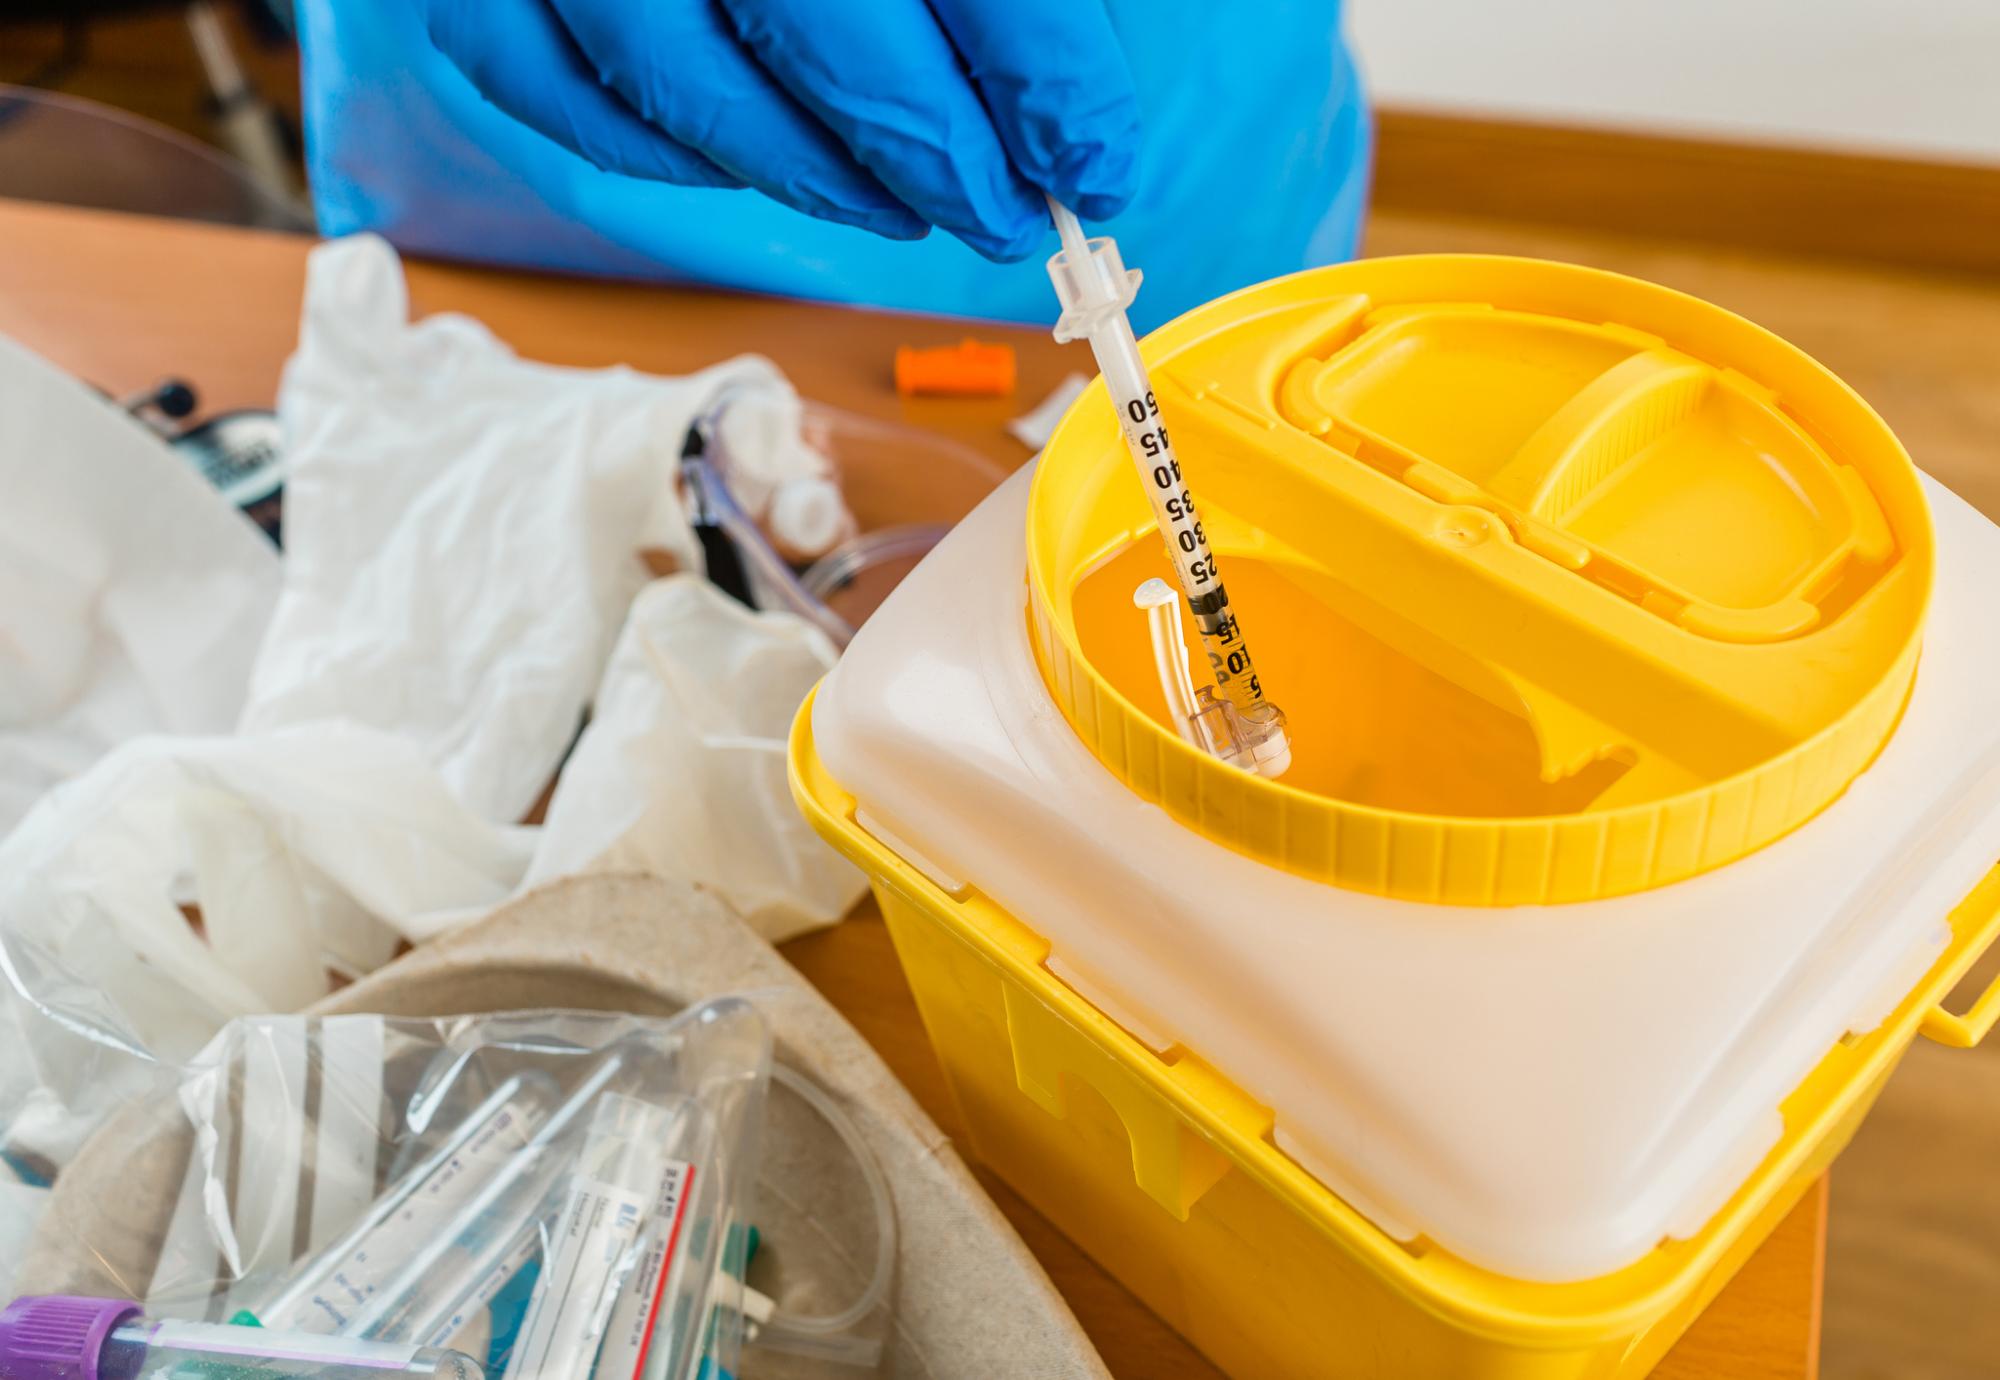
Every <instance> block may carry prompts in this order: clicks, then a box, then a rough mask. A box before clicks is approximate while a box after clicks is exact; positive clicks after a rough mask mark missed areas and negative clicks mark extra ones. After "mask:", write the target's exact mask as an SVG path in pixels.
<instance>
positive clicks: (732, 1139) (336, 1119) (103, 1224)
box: [17, 997, 770, 1380]
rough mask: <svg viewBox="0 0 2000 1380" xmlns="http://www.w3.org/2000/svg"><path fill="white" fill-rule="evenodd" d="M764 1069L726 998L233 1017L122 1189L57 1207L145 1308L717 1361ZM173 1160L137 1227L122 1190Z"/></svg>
mask: <svg viewBox="0 0 2000 1380" xmlns="http://www.w3.org/2000/svg"><path fill="white" fill-rule="evenodd" d="M769 1076H770V1036H769V1032H768V1027H767V1024H766V1022H765V1019H764V1017H763V1016H762V1015H761V1013H759V1012H758V1011H757V1009H756V1008H755V1006H754V1005H752V1004H751V1003H750V1002H749V1001H747V1000H745V999H742V998H734V997H731V998H722V999H718V1000H714V1001H710V1002H707V1003H705V1004H703V1005H701V1006H697V1007H694V1008H692V1009H690V1010H689V1011H687V1012H686V1013H684V1014H683V1015H681V1016H679V1017H677V1018H675V1019H673V1020H671V1021H662V1020H652V1019H644V1018H641V1017H636V1016H626V1015H610V1014H595V1013H583V1012H518V1013H505V1014H495V1015H487V1016H468V1017H459V1018H452V1019H443V1020H435V1021H431V1020H403V1019H393V1018H387V1017H381V1016H332V1017H323V1018H309V1017H295V1016H271V1017H254V1018H247V1019H243V1020H238V1021H235V1022H232V1023H231V1024H230V1025H229V1026H228V1027H226V1028H225V1029H224V1030H223V1032H222V1033H221V1034H220V1035H218V1036H217V1038H216V1039H215V1041H214V1042H213V1043H212V1044H211V1045H210V1046H209V1047H208V1048H207V1049H206V1050H205V1051H203V1053H202V1054H201V1055H200V1056H198V1057H197V1058H195V1059H194V1060H192V1061H191V1062H190V1064H189V1065H188V1066H187V1067H186V1069H185V1071H184V1073H183V1074H182V1077H181V1079H180V1084H179V1088H178V1092H177V1099H176V1100H177V1102H178V1107H177V1110H178V1111H179V1112H180V1113H181V1117H182V1120H183V1124H182V1126H181V1127H178V1128H173V1127H171V1126H170V1127H169V1131H168V1132H166V1133H161V1134H157V1135H155V1136H153V1137H152V1138H151V1139H150V1140H149V1141H148V1142H147V1144H146V1147H145V1150H144V1151H143V1153H141V1154H138V1155H135V1156H134V1159H133V1162H132V1169H131V1173H130V1175H129V1178H130V1180H131V1182H132V1184H133V1190H134V1199H135V1201H133V1202H129V1203H123V1204H120V1203H105V1204H104V1205H103V1210H102V1213H101V1215H98V1214H95V1213H93V1214H87V1215H86V1216H85V1217H84V1219H83V1220H80V1221H78V1222H76V1223H75V1227H76V1229H77V1230H78V1231H79V1232H80V1233H81V1234H83V1237H84V1239H85V1240H92V1241H102V1242H103V1243H104V1249H103V1250H102V1251H96V1250H93V1254H96V1255H98V1256H99V1258H101V1259H106V1260H118V1261H120V1262H122V1266H121V1269H120V1270H118V1271H117V1272H116V1277H115V1278H113V1279H110V1280H107V1281H103V1283H104V1284H105V1285H107V1286H109V1287H110V1289H111V1290H114V1291H115V1292H118V1293H121V1294H123V1295H124V1296H125V1297H128V1298H133V1299H143V1300H145V1307H146V1312H147V1313H148V1314H149V1315H150V1316H153V1317H156V1318H162V1319H173V1320H186V1321H201V1322H215V1323H227V1322H238V1323H247V1322H255V1323H257V1324H259V1325H261V1326H264V1327H266V1328H269V1329H272V1330H276V1331H283V1332H289V1333H310V1334H316V1335H323V1336H327V1337H338V1338H344V1339H349V1340H354V1341H367V1342H375V1343H394V1344H397V1345H402V1346H408V1347H418V1348H444V1347H449V1348H451V1349H453V1350H455V1351H459V1352H463V1353H465V1354H467V1355H469V1356H470V1357H471V1358H472V1359H473V1361H474V1362H476V1363H477V1364H479V1365H480V1366H482V1367H484V1369H485V1372H486V1374H487V1375H489V1376H493V1377H502V1376H507V1377H514V1378H515V1380H572V1378H573V1380H641V1377H643V1378H644V1380H691V1378H692V1377H694V1376H696V1375H698V1374H700V1373H702V1371H703V1367H704V1363H707V1364H709V1365H712V1366H715V1367H718V1368H720V1369H721V1370H723V1371H730V1372H733V1371H734V1369H735V1358H736V1355H737V1353H738V1351H739V1350H740V1347H741V1344H742V1339H743V1333H744V1327H745V1324H744V1314H745V1309H746V1307H747V1306H749V1305H748V1304H747V1303H746V1294H745V1289H744V1286H743V1283H742V1281H743V1278H744V1273H745V1269H746V1266H747V1257H748V1239H749V1237H748V1232H747V1230H746V1225H747V1223H748V1216H747V1208H748V1206H749V1204H750V1203H751V1202H752V1201H753V1198H752V1195H753V1193H754V1189H755V1186H756V1182H757V1177H758V1176H757V1168H758V1148H759V1139H760V1131H761V1126H762V1121H763V1112H764V1100H765V1094H766V1088H767V1085H768V1080H769ZM165 1120H166V1121H168V1122H169V1123H171V1122H172V1121H173V1120H175V1118H171V1117H168V1118H165ZM176 1132H177V1133H176ZM176 1185H177V1190H178V1200H177V1202H176V1203H175V1207H174V1210H173V1212H172V1214H171V1216H170V1217H169V1218H167V1219H166V1226H165V1229H164V1232H161V1231H159V1229H158V1228H153V1229H152V1230H151V1231H150V1232H149V1230H148V1228H147V1227H146V1225H144V1223H145V1220H146V1219H145V1217H144V1216H143V1215H142V1214H141V1213H140V1212H139V1211H138V1210H137V1209H138V1208H139V1207H140V1200H143V1199H145V1198H150V1199H151V1201H152V1204H153V1206H152V1207H151V1209H150V1210H151V1211H153V1212H155V1213H157V1211H158V1208H157V1203H158V1201H159V1194H158V1191H157V1190H158V1189H159V1188H166V1189H167V1190H168V1193H167V1196H168V1197H170V1198H171V1197H172V1194H173V1188H174V1186H176ZM149 1189H151V1190H152V1191H151V1192H149V1191H148V1190H149ZM148 1236H150V1237H151V1240H150V1241H147V1240H146V1238H147V1237H148ZM143 1245H151V1246H153V1247H155V1248H156V1249H155V1250H153V1251H151V1252H148V1251H146V1250H144V1249H141V1248H140V1247H141V1246H143ZM148 1255H150V1259H148V1258H146V1257H147V1256H148ZM17 1283H18V1285H19V1286H20V1287H21V1288H23V1289H26V1290H37V1289H38V1288H39V1287H40V1286H39V1284H38V1282H37V1281H33V1280H27V1279H23V1280H20V1281H18V1282H17Z"/></svg>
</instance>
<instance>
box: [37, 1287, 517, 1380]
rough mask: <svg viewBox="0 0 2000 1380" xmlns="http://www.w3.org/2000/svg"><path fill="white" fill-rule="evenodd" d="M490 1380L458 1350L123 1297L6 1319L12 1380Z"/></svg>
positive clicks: (71, 1302) (55, 1302)
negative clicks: (165, 1379)
mask: <svg viewBox="0 0 2000 1380" xmlns="http://www.w3.org/2000/svg"><path fill="white" fill-rule="evenodd" d="M272 1375H285V1376H290V1377H293V1380H391V1377H395V1376H406V1377H411V1380H484V1377H483V1374H482V1372H481V1371H480V1368H479V1366H478V1364H477V1363H476V1362H474V1361H473V1360H472V1358H471V1357H469V1356H464V1355H461V1354H459V1353H458V1352H456V1351H441V1350H438V1349H437V1348H434V1347H416V1346H402V1345H395V1344H388V1343H382V1342H362V1341H355V1340H352V1339H349V1338H346V1337H328V1336H324V1335H321V1334H319V1333H314V1332H275V1331H267V1330H265V1329H263V1328H260V1327H247V1326H246V1327H238V1326H230V1325H226V1324H222V1323H201V1322H179V1321H174V1320H170V1319H153V1318H147V1317H143V1316H141V1315H140V1309H139V1305H138V1304H136V1303H128V1302H125V1301H123V1300H119V1299H89V1298H71V1297H67V1296H61V1295H54V1296H46V1297H37V1298H23V1299H16V1300H15V1301H14V1302H13V1303H12V1304H10V1305H8V1307H7V1309H6V1311H5V1312H4V1313H0V1376H5V1377H6V1380H142V1378H143V1377H152V1376H172V1377H174V1380H257V1378H260V1377H267V1376H272Z"/></svg>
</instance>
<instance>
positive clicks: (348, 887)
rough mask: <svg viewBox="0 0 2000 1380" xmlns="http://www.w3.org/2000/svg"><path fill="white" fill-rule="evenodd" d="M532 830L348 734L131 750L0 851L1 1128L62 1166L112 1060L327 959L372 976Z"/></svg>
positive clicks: (318, 975) (383, 738)
mask: <svg viewBox="0 0 2000 1380" xmlns="http://www.w3.org/2000/svg"><path fill="white" fill-rule="evenodd" d="M533 835H534V831H533V830H530V829H524V828H503V827H499V826H496V825H493V824H490V823H488V822H487V821H485V820H482V819H480V818H478V817H477V816H476V815H474V814H472V813H471V812H470V811H468V810H467V809H466V808H465V807H464V806H463V805H462V804H460V803H459V802H458V801H457V800H455V799H454V798H453V797H452V796H451V795H450V793H449V792H448V791H447V790H446V789H445V787H444V784H443V782H442V781H441V780H440V779H439V777H438V774H437V772H436V771H435V770H433V769H432V768H431V767H430V765H429V764H428V763H426V762H425V761H424V760H423V758H422V756H421V755H420V754H419V752H418V751H417V749H416V747H415V746H414V745H412V744H410V743H406V742H403V741H401V740H399V739H397V738H395V737H393V736H391V735H389V734H384V733H381V732H377V731H373V730H369V729H365V728H359V727H355V726H352V725H345V724H338V723H333V724H316V725H308V726H303V727H300V728H295V729H287V730H283V731H280V732H275V733H272V734H268V735H265V736H262V737H256V738H245V737H233V738H163V737H155V738H142V739H139V740H136V741H134V742H131V743H128V744H126V745H125V746H124V747H121V748H119V749H118V750H117V751H115V752H113V753H112V754H111V755H110V756H108V757H106V758H105V759H103V760H102V761H101V762H99V763H98V764H97V766H96V767H94V768H93V769H92V770H90V771H89V772H87V773H85V774H84V775H83V776H82V777H80V778H78V779H77V780H75V781H73V782H71V783H69V784H68V785H66V786H64V787H62V788H60V789H59V790H57V791H56V792H54V793H53V794H52V795H50V796H49V797H48V798H47V799H46V800H44V801H43V802H42V804H41V805H40V806H38V807H37V808H36V810H35V811H34V812H33V813H31V814H30V816H29V817H28V819H27V820H26V821H24V822H23V823H22V825H21V827H20V828H18V829H16V830H15V831H14V833H13V834H12V835H11V836H9V837H8V838H7V839H6V841H5V842H4V843H0V966H4V969H5V976H6V978H7V979H8V982H7V984H6V985H5V986H4V987H0V1015H4V1016H7V1017H11V1018H12V1023H13V1025H14V1028H13V1029H6V1026H7V1025H8V1024H9V1022H8V1021H5V1020H0V1046H5V1047H10V1048H11V1050H12V1054H11V1055H10V1057H9V1058H8V1059H5V1060H0V1131H5V1132H6V1133H7V1141H8V1143H9V1145H17V1146H23V1147H26V1148H28V1149H30V1150H32V1151H34V1152H35V1153H37V1154H40V1155H43V1156H46V1157H48V1158H50V1159H53V1160H56V1161H58V1162H60V1161H61V1160H62V1159H64V1158H66V1156H67V1153H68V1152H69V1151H70V1150H72V1149H73V1148H74V1143H75V1141H76V1140H77V1139H79V1137H80V1128H87V1126H88V1124H89V1122H90V1121H91V1119H92V1117H93V1115H94V1113H95V1112H96V1110H97V1109H99V1108H101V1107H103V1106H105V1105H108V1103H107V1098H108V1097H109V1096H111V1095H112V1094H114V1093H115V1092H116V1090H117V1088H118V1087H119V1086H121V1078H122V1074H121V1069H122V1068H123V1064H124V1061H123V1059H121V1057H120V1056H121V1055H124V1054H129V1053H132V1052H142V1053H143V1054H144V1056H145V1057H146V1058H148V1059H180V1058H185V1057H187V1056H188V1055H189V1054H191V1053H193V1052H194V1051H195V1050H197V1049H199V1048H200V1047H201V1046H202V1045H203V1044H204V1043H205V1042H206V1041H207V1040H208V1039H209V1038H210V1037H211V1036H212V1035H213V1034H214V1033H215V1031H216V1030H217V1029H218V1028H220V1027H221V1025H222V1024H223V1023H224V1022H225V1021H227V1020H229V1019H230V1018H232V1017H234V1016H241V1015H250V1014H254V1013H259V1012H266V1011H286V1010H292V1009H295V1008H297V1007H300V1006H303V1005H305V1004H306V1003H308V1002H310V1001H312V1000H314V999H315V998H317V997H320V996H322V995H324V994H325V992H326V991H327V988H328V976H327V972H328V968H329V966H332V967H335V968H342V969H346V970H347V971H349V972H352V973H360V972H366V971H369V970H372V969H374V968H376V967H379V966H380V965H381V964H382V963H384V962H386V961H387V960H388V959H389V958H390V957H391V956H392V955H393V953H394V951H395V946H396V943H397V941H398V939H399V938H400V937H409V938H413V939H421V938H424V937H426V936H428V935H430V934H435V933H438V932H440V931H442V930H443V929H446V928H449V927H450V926H451V925H454V924H457V923H460V922H462V921H464V920H468V919H471V918H474V917H475V916H477V915H479V914H482V913H484V911H486V910H487V909H490V908H491V907H492V906H494V905H497V904H498V903H499V902H501V901H503V900H505V899H506V898H507V896H508V895H509V894H510V893H511V892H512V891H513V889H514V887H515V884H516V883H517V881H518V880H519V878H520V876H521V874H522V872H523V870H524V869H525V868H526V866H527V862H528V859H529V856H530V853H531V849H532V846H533ZM183 901H188V902H195V903H198V904H199V906H200V915H201V923H202V932H201V933H197V932H196V931H195V929H194V928H193V927H192V925H190V923H189V920H188V917H187V915H186V914H185V913H184V912H183V911H182V909H181V903H182V902H183ZM8 1109H14V1111H15V1115H14V1116H13V1117H12V1118H10V1117H8V1116H7V1115H6V1112H7V1110H8ZM10 1120H11V1123H12V1124H11V1125H10V1124H9V1122H10Z"/></svg>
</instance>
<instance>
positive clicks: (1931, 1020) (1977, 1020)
mask: <svg viewBox="0 0 2000 1380" xmlns="http://www.w3.org/2000/svg"><path fill="white" fill-rule="evenodd" d="M1996 1022H2000V974H1996V975H1995V976H1994V978H1993V980H1992V981H1991V982H1989V983H1987V984H1986V990H1985V991H1984V992H1982V993H1980V994H1979V1000H1978V1001H1976V1002H1974V1003H1973V1004H1972V1009H1971V1010H1969V1011H1967V1012H1965V1013H1964V1014H1963V1015H1960V1014H1959V1013H1958V1012H1956V1011H1947V1010H1946V1009H1945V1005H1944V1003H1943V1002H1942V1001H1940V1002H1939V1003H1938V1004H1937V1005H1935V1006H1933V1007H1931V1008H1930V1009H1929V1010H1927V1011H1925V1012H1924V1023H1923V1033H1924V1035H1925V1036H1926V1037H1927V1038H1929V1039H1932V1040H1935V1041H1937V1042H1938V1043H1939V1044H1941V1045H1945V1046H1947V1047H1949V1048H1951V1049H1971V1048H1972V1047H1973V1046H1974V1045H1976V1044H1978V1043H1979V1042H1980V1041H1981V1040H1983V1039H1985V1038H1986V1033H1987V1032H1988V1031H1990V1030H1991V1029H1993V1026H1994V1024H1995V1023H1996Z"/></svg>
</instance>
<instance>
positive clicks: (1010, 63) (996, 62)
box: [418, 0, 1139, 259]
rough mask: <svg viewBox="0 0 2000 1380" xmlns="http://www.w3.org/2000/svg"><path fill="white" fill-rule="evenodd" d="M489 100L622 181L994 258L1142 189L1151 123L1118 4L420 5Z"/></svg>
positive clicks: (692, 0) (890, 0)
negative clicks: (1142, 122)
mask: <svg viewBox="0 0 2000 1380" xmlns="http://www.w3.org/2000/svg"><path fill="white" fill-rule="evenodd" d="M418 2H419V3H421V4H422V6H423V8H424V11H425V18H426V22H427V25H428V28H429V32H430V35H431V39H432V41H433V42H435V43H436V44H437V46H438V47H439V48H440V49H441V50H442V51H443V52H444V53H445V54H446V55H447V56H448V57H449V58H450V59H451V61H452V62H453V64H454V65H456V66H457V67H458V68H459V70H460V71H462V72H464V73H465V75H466V76H467V77H468V78H469V79H470V80H471V81H472V83H473V85H475V86H476V87H478V88H479V90H480V92H481V94H483V95H484V96H485V97H486V99H487V100H489V101H491V102H492V103H493V104H494V105H496V106H498V107H499V108H500V109H501V110H503V111H505V112H507V113H508V114H510V115H512V116H513V117H514V118H515V119H517V120H519V121H521V122H522V123H523V124H526V125H528V126H530V127H531V128H533V129H535V130H537V131H539V132H540V133H542V134H544V135H546V136H547V137H549V138H551V139H553V140H555V141H556V142H557V143H559V144H562V145H564V146H566V147H568V148H570V149H572V150H574V151H575V152H577V153H579V154H581V155H582V156H583V157H585V158H587V159H589V160H590V161H591V162H593V163H595V164H596V165H598V166H599V167H601V168H604V169H606V170H608V171H611V172H617V173H623V174H626V175H629V176H633V177H643V178H653V179H656V180H659V181H663V182H675V183H681V184H684V185H690V186H713V187H739V186H750V187H755V188H756V189H757V190H758V191H761V192H764V193H765V194H767V195H769V196H773V197H776V198H777V199H778V200H779V201H782V202H784V203H785V204H786V205H788V206H793V207H796V208H797V209H799V210H801V211H804V212H807V213H808V214H810V215H815V216H821V217H824V218H825V219H828V220H834V221H840V222H842V223H845V224H848V225H858V226H862V227H865V228H866V229H869V230H873V231H876V232H878V233H880V234H883V235H888V236H891V237H893V238H898V239H916V238H919V237H921V236H922V235H923V234H925V233H926V230H927V228H928V226H931V225H936V226H939V227H941V228H943V229H945V230H948V231H950V232H951V233H952V234H954V235H956V236H958V237H959V238H960V239H961V240H964V241H965V242H966V243H967V244H969V245H971V246H972V247H973V248H974V249H976V250H978V251H979V252H980V253H982V254H984V255H986V256H987V257H988V258H992V259H1019V258H1023V257H1025V256H1026V255H1027V254H1028V253H1030V252H1031V251H1032V249H1033V248H1034V246H1035V245H1036V243H1037V242H1038V241H1039V240H1040V239H1041V238H1042V236H1043V235H1044V234H1045V233H1046V232H1047V229H1048V211H1047V208H1046V206H1045V205H1044V204H1043V201H1042V193H1043V192H1044V191H1047V192H1049V193H1052V194H1053V195H1055V196H1056V198H1057V199H1058V200H1061V201H1062V202H1064V203H1065V204H1067V205H1069V206H1070V207H1072V208H1073V209H1074V210H1076V211H1077V213H1078V214H1080V215H1082V216H1083V217H1084V218H1085V219H1088V220H1102V219H1105V218H1107V217H1109V216H1111V215H1114V214H1116V213H1117V212H1118V211H1120V210H1122V209H1123V208H1124V206H1125V204H1126V202H1128V201H1129V200H1131V197H1132V193H1133V191H1134V189H1135V187H1136V183H1137V174H1138V166H1137V164H1138V143H1139V106H1138V98H1137V95H1136V93H1135V92H1134V90H1133V84H1132V77H1131V73H1130V72H1129V71H1128V70H1127V69H1126V66H1125V60H1124V56H1123V54H1122V52H1121V50H1120V48H1119V46H1118V40H1117V37H1116V36H1115V35H1114V34H1113V32H1112V28H1111V23H1110V20H1109V18H1108V17H1107V15H1106V14H1105V11H1104V7H1103V4H1102V0H863V2H861V3H851V4H850V3H830V2H829V0H418Z"/></svg>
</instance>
